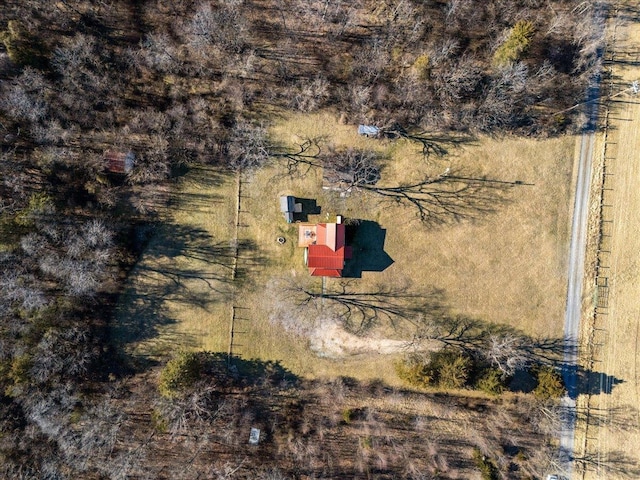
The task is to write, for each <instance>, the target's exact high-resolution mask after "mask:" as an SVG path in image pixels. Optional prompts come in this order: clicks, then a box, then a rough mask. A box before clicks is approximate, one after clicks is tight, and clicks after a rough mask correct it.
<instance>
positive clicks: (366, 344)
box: [309, 320, 410, 358]
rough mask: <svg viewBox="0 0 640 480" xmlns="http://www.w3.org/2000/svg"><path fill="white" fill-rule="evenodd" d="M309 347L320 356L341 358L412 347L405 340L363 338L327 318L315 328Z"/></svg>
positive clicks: (384, 352) (400, 350) (398, 350)
mask: <svg viewBox="0 0 640 480" xmlns="http://www.w3.org/2000/svg"><path fill="white" fill-rule="evenodd" d="M309 347H310V348H311V350H313V351H314V352H315V353H316V354H317V355H318V356H320V357H327V358H340V357H346V356H351V355H360V354H367V353H377V354H380V355H385V354H386V355H388V354H392V353H401V352H405V351H407V350H408V349H409V348H410V347H409V345H408V343H407V342H406V341H404V340H391V339H387V338H381V339H375V338H362V337H358V336H357V335H354V334H352V333H349V332H347V331H346V330H345V329H344V328H342V327H341V326H340V325H339V324H338V322H336V321H332V320H326V321H324V322H321V324H320V325H318V326H317V327H316V328H314V329H313V331H312V332H311V334H310V336H309Z"/></svg>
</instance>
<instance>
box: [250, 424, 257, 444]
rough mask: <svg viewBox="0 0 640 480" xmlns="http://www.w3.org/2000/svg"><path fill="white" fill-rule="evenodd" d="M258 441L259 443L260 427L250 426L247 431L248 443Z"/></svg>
mask: <svg viewBox="0 0 640 480" xmlns="http://www.w3.org/2000/svg"><path fill="white" fill-rule="evenodd" d="M258 443H260V429H259V428H253V427H252V428H251V431H250V433H249V444H250V445H258Z"/></svg>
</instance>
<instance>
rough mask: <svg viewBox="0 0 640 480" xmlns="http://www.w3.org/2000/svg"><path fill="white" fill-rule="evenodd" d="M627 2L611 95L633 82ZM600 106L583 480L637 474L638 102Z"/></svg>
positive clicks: (639, 69) (634, 33)
mask: <svg viewBox="0 0 640 480" xmlns="http://www.w3.org/2000/svg"><path fill="white" fill-rule="evenodd" d="M632 3H633V2H627V5H628V6H629V8H625V7H624V6H623V5H622V4H621V5H620V7H621V8H620V10H619V11H618V12H617V15H616V16H615V17H614V18H613V22H616V23H617V26H616V28H615V29H613V28H611V29H610V30H611V32H612V33H613V32H615V44H614V45H612V48H613V52H614V57H613V61H612V62H610V64H609V66H610V67H611V73H612V75H613V82H614V88H613V92H612V93H613V94H615V93H617V92H619V91H621V90H623V89H627V88H628V87H629V85H630V83H631V82H632V81H633V80H637V79H639V78H640V66H639V65H640V63H639V62H640V50H639V49H638V42H639V41H640V22H639V21H638V10H637V6H635V3H634V4H633V5H632ZM612 27H613V24H612ZM608 106H609V117H608V120H609V128H608V131H607V135H606V150H605V145H604V139H603V138H601V139H600V149H599V151H600V152H605V155H604V161H605V168H606V170H605V171H606V172H607V173H608V174H609V175H608V177H607V178H606V185H605V187H606V188H607V190H605V191H604V194H605V195H604V198H603V204H605V205H607V206H606V207H604V209H603V212H602V218H603V220H605V221H607V223H605V224H604V230H603V233H604V234H605V235H607V237H605V239H604V240H605V242H606V243H605V244H604V246H605V248H603V249H602V250H606V252H603V253H601V254H600V259H601V267H603V268H601V273H600V277H601V279H600V281H601V282H602V283H603V282H605V281H606V282H607V283H608V295H607V291H605V289H604V288H601V289H598V290H599V291H597V290H596V289H593V288H592V290H591V294H592V296H591V297H590V298H588V300H590V301H588V302H587V308H588V311H589V312H590V314H589V315H588V316H589V317H593V314H592V312H593V309H594V305H595V304H596V303H597V304H598V305H599V306H598V307H597V310H596V311H597V312H598V315H596V317H595V323H594V322H593V321H592V320H591V321H588V322H583V332H582V339H583V340H582V343H583V345H585V347H586V352H587V354H588V356H587V358H586V360H585V361H586V364H585V368H587V369H592V370H594V371H595V372H597V375H594V376H593V379H592V380H593V381H592V382H591V383H590V385H589V389H588V392H587V393H588V394H585V395H582V396H581V397H580V398H579V399H578V400H579V402H578V408H579V411H582V412H584V411H585V410H586V409H587V407H588V412H589V415H587V416H585V415H583V416H582V417H580V418H583V419H586V420H587V422H586V423H585V422H584V421H583V422H582V423H581V424H579V425H578V432H579V435H578V436H577V438H576V454H577V456H578V458H581V459H582V462H581V466H582V467H584V469H583V470H581V471H579V474H578V475H577V476H576V478H586V479H602V478H607V479H622V478H638V477H639V476H640V454H639V453H638V452H639V449H638V447H639V446H640V413H639V410H638V406H639V405H640V390H639V388H640V383H639V380H640V377H639V375H640V374H639V372H640V357H639V356H638V342H639V340H640V322H639V315H640V303H639V300H638V284H639V282H640V274H639V272H638V265H639V263H640V258H639V257H638V251H640V193H639V191H638V178H640V154H639V153H638V152H640V98H638V97H637V96H634V95H631V94H630V92H629V93H625V94H623V95H619V96H617V97H616V98H615V99H614V100H613V101H611V102H609V105H608ZM599 160H600V162H599V163H600V171H599V172H598V171H597V172H596V183H599V181H600V179H599V178H598V177H599V175H600V178H601V175H602V166H601V165H602V159H599ZM598 174H599V175H598ZM596 193H597V194H598V195H599V193H600V192H599V191H598V192H596ZM598 200H599V198H598ZM596 213H597V210H596V211H594V215H593V216H592V217H593V218H592V220H591V223H592V224H593V223H594V222H598V220H599V218H598V217H599V215H597V214H596ZM595 248H596V243H595V242H592V243H591V249H592V257H593V256H594V254H593V251H594V250H595ZM587 274H588V275H589V272H587ZM590 274H591V276H590V277H588V278H587V280H586V283H585V284H586V285H593V284H594V281H593V279H594V277H595V272H594V271H593V269H592V271H591V272H590ZM605 278H606V280H605ZM603 284H604V283H603ZM598 295H599V296H600V300H599V301H598V300H597V298H598V297H597V296H598ZM585 428H586V435H585Z"/></svg>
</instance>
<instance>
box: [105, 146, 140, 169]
mask: <svg viewBox="0 0 640 480" xmlns="http://www.w3.org/2000/svg"><path fill="white" fill-rule="evenodd" d="M135 158H136V157H135V155H134V153H133V152H131V151H129V152H122V151H117V150H107V151H106V152H104V165H105V169H106V170H107V171H108V172H111V173H129V172H131V170H133V164H134V162H135Z"/></svg>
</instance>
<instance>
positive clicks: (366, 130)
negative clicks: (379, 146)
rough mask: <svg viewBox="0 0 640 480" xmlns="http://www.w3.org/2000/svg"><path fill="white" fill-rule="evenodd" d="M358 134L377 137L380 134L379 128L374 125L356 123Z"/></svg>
mask: <svg viewBox="0 0 640 480" xmlns="http://www.w3.org/2000/svg"><path fill="white" fill-rule="evenodd" d="M358 134H360V135H364V136H366V137H377V136H378V135H379V134H380V128H378V127H376V126H374V125H358Z"/></svg>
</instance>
